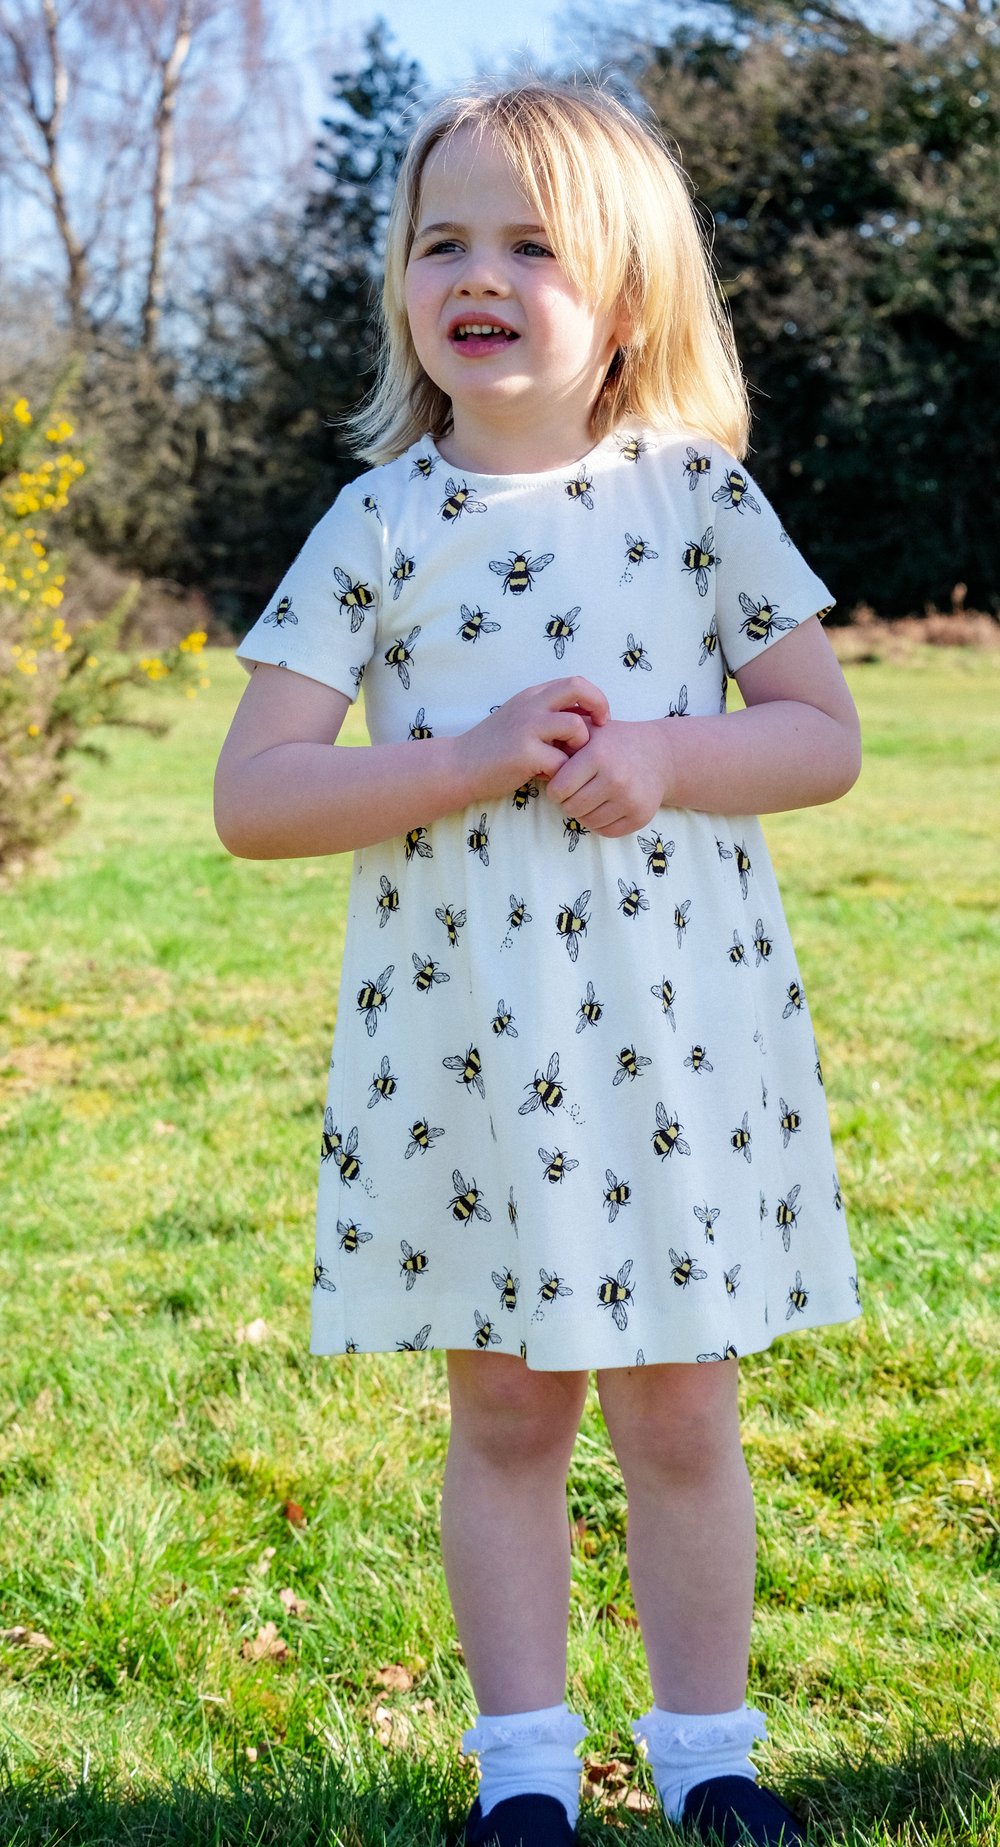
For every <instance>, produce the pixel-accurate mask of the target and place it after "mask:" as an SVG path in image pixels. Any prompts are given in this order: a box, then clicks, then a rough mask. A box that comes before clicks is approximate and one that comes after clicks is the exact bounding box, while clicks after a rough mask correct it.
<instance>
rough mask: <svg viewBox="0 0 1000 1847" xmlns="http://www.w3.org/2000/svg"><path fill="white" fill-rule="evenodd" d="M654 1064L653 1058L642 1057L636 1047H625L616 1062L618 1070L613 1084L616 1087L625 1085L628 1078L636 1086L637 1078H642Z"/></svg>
mask: <svg viewBox="0 0 1000 1847" xmlns="http://www.w3.org/2000/svg"><path fill="white" fill-rule="evenodd" d="M652 1062H653V1061H652V1059H651V1058H644V1057H642V1055H641V1053H639V1052H637V1051H636V1049H635V1046H634V1045H623V1046H622V1049H621V1051H620V1052H619V1054H618V1057H617V1060H616V1064H617V1070H616V1071H615V1074H614V1077H613V1078H612V1079H611V1082H612V1084H614V1085H615V1086H617V1085H619V1084H624V1082H625V1079H626V1078H630V1079H631V1081H632V1082H633V1084H634V1083H635V1080H636V1078H637V1077H641V1076H642V1074H643V1072H644V1071H646V1070H648V1069H649V1066H650V1065H651V1064H652Z"/></svg>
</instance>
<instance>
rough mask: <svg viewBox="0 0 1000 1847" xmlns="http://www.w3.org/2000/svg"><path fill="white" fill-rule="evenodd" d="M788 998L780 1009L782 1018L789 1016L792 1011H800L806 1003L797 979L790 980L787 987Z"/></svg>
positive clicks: (785, 1018) (786, 1018) (788, 1017)
mask: <svg viewBox="0 0 1000 1847" xmlns="http://www.w3.org/2000/svg"><path fill="white" fill-rule="evenodd" d="M787 994H788V1000H787V1001H786V1003H785V1005H784V1007H783V1008H782V1009H781V1017H782V1019H783V1020H788V1019H790V1018H791V1016H792V1014H793V1013H801V1012H802V1009H803V1007H804V1006H805V1004H806V997H805V995H804V994H803V992H802V989H801V988H800V987H799V984H798V982H797V981H790V982H789V984H788V988H787Z"/></svg>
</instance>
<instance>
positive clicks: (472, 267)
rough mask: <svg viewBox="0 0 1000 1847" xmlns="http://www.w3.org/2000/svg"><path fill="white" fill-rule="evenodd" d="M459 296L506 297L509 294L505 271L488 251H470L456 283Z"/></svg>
mask: <svg viewBox="0 0 1000 1847" xmlns="http://www.w3.org/2000/svg"><path fill="white" fill-rule="evenodd" d="M456 292H457V294H459V295H474V296H478V295H506V294H508V293H509V290H508V287H507V283H506V281H505V279H504V275H503V270H502V268H501V266H500V264H498V263H497V262H496V260H495V258H493V257H491V256H490V255H489V254H488V253H487V252H486V251H482V252H479V253H475V252H472V251H470V253H469V256H468V259H467V261H466V262H465V263H464V264H463V267H462V273H461V275H460V276H459V278H458V280H457V283H456Z"/></svg>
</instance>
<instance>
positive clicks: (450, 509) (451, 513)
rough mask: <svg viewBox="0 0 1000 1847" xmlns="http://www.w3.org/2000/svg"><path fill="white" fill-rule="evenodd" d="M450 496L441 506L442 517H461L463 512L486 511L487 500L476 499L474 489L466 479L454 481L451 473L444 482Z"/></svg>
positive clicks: (446, 491) (447, 518)
mask: <svg viewBox="0 0 1000 1847" xmlns="http://www.w3.org/2000/svg"><path fill="white" fill-rule="evenodd" d="M444 491H445V493H446V494H447V496H448V498H447V500H446V501H445V502H444V505H443V506H442V508H441V518H442V519H446V520H453V519H460V518H461V516H462V514H463V513H485V512H486V502H485V500H474V499H473V495H472V489H471V488H470V487H467V486H466V484H465V482H464V481H453V480H452V479H451V476H450V475H449V477H448V479H447V481H446V482H445V484H444Z"/></svg>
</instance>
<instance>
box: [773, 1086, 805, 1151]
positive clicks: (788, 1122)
mask: <svg viewBox="0 0 1000 1847" xmlns="http://www.w3.org/2000/svg"><path fill="white" fill-rule="evenodd" d="M778 1106H779V1108H780V1110H781V1116H780V1118H779V1122H778V1127H779V1129H780V1130H781V1139H782V1141H783V1142H784V1144H785V1147H786V1148H787V1147H788V1144H789V1142H790V1141H791V1139H792V1136H793V1135H797V1134H798V1133H799V1130H800V1129H801V1127H802V1117H801V1116H800V1115H799V1112H798V1110H796V1109H792V1108H791V1106H790V1104H788V1103H786V1102H785V1099H784V1097H779V1098H778Z"/></svg>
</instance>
